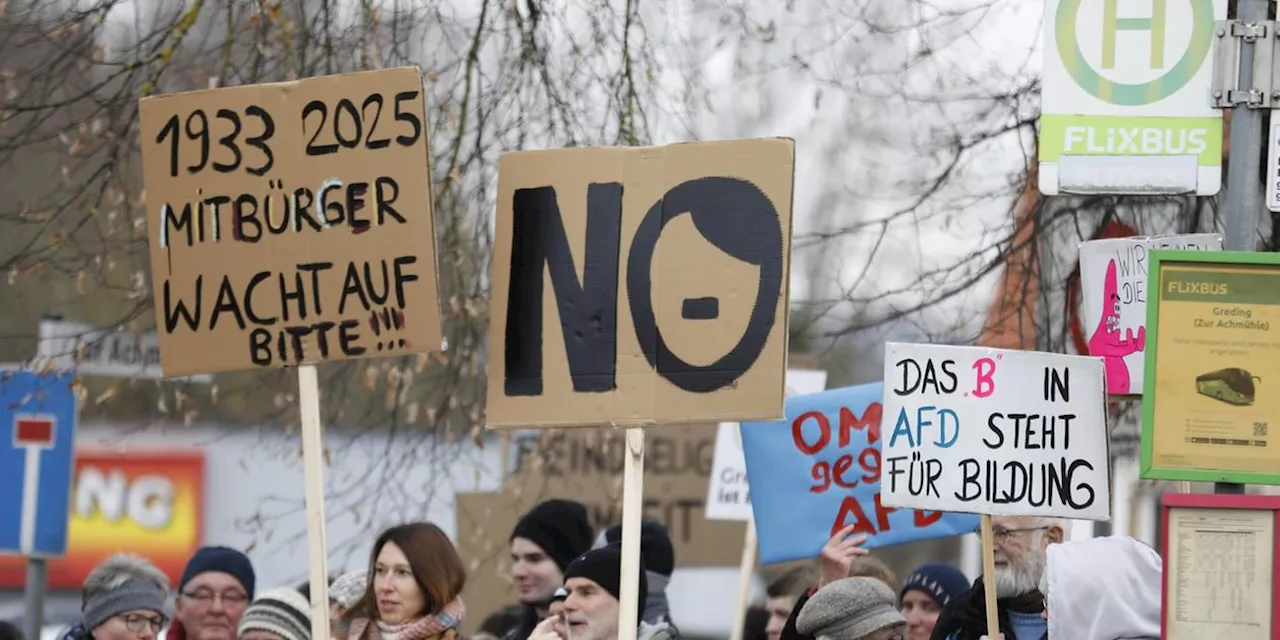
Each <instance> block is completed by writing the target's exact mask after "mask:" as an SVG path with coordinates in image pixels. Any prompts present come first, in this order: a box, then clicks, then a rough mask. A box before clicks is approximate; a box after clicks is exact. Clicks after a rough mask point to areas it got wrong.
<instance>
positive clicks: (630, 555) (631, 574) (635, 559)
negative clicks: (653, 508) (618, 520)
mask: <svg viewBox="0 0 1280 640" xmlns="http://www.w3.org/2000/svg"><path fill="white" fill-rule="evenodd" d="M643 515H644V428H642V427H630V428H628V429H627V450H626V463H625V466H624V467H623V471H622V576H621V577H622V585H621V588H620V589H619V591H620V595H619V597H618V640H636V632H637V631H638V630H639V623H640V614H641V613H643V612H642V611H640V608H639V607H640V572H641V571H643V570H644V568H643V567H641V566H640V518H641V517H643Z"/></svg>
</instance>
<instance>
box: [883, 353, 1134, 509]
mask: <svg viewBox="0 0 1280 640" xmlns="http://www.w3.org/2000/svg"><path fill="white" fill-rule="evenodd" d="M884 362H885V364H884V419H883V423H882V424H883V428H882V433H883V435H882V440H881V441H882V442H883V443H884V444H883V449H882V450H883V459H882V462H881V472H882V476H881V477H882V480H881V497H882V502H883V503H884V504H885V505H888V506H892V507H910V508H913V509H928V510H935V511H955V512H968V513H986V514H991V515H1008V516H1019V515H1027V516H1031V515H1035V516H1057V517H1062V518H1076V519H1082V520H1109V519H1110V517H1111V499H1110V496H1111V482H1110V473H1109V463H1110V457H1109V452H1108V437H1107V415H1106V406H1105V395H1104V394H1105V387H1104V385H1105V375H1104V373H1103V364H1102V360H1101V359H1099V358H1093V357H1088V356H1071V355H1063V354H1056V353H1042V352H1037V351H1013V350H1005V349H987V348H981V347H953V346H944V345H928V344H900V343H892V342H891V343H888V344H886V345H885V361H884Z"/></svg>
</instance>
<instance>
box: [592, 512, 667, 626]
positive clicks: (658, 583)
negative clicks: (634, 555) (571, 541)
mask: <svg viewBox="0 0 1280 640" xmlns="http://www.w3.org/2000/svg"><path fill="white" fill-rule="evenodd" d="M609 544H619V545H620V544H622V525H620V524H617V525H614V526H612V527H609V528H608V529H606V530H605V531H604V533H601V534H600V537H599V538H597V539H596V545H595V546H596V548H600V547H603V546H605V545H609ZM640 557H642V558H644V569H645V577H646V578H647V579H648V584H649V593H648V594H646V596H647V598H646V600H645V605H644V610H643V611H641V614H640V618H641V619H642V620H644V621H645V622H648V623H650V624H663V623H666V624H671V607H670V605H669V604H668V603H667V585H668V584H670V583H671V574H672V573H674V572H675V570H676V549H675V545H673V544H672V543H671V534H670V533H668V532H667V528H666V526H664V525H663V524H662V523H661V522H658V521H657V520H654V519H653V518H644V519H642V520H641V521H640ZM672 627H673V629H674V625H672ZM675 635H676V636H677V637H678V636H679V635H680V634H679V632H678V631H677V632H676V633H675Z"/></svg>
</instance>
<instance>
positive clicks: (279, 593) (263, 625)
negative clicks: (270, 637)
mask: <svg viewBox="0 0 1280 640" xmlns="http://www.w3.org/2000/svg"><path fill="white" fill-rule="evenodd" d="M253 630H257V631H269V632H271V633H274V634H276V635H278V636H280V637H281V638H284V640H311V604H310V603H308V602H307V599H306V598H304V597H303V596H302V594H301V593H299V592H298V590H297V589H290V588H287V587H282V588H279V589H271V590H269V591H266V592H264V593H261V594H259V595H258V597H257V598H254V600H253V603H252V604H250V605H249V608H247V609H245V610H244V615H242V616H240V626H239V627H238V628H237V629H236V635H237V636H243V635H244V634H245V632H246V631H253Z"/></svg>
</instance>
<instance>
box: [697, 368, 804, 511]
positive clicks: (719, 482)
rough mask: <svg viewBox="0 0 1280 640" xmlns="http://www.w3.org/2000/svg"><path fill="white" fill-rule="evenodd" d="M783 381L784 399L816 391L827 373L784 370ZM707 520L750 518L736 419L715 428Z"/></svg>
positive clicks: (745, 469)
mask: <svg viewBox="0 0 1280 640" xmlns="http://www.w3.org/2000/svg"><path fill="white" fill-rule="evenodd" d="M786 382H787V387H786V397H788V398H790V397H792V396H800V395H808V394H811V393H818V392H819V391H822V390H823V389H825V388H826V386H827V372H826V371H822V370H809V369H788V370H787V378H786ZM707 519H708V520H739V521H741V522H747V521H748V520H751V486H750V484H749V483H748V482H747V461H746V459H745V458H744V457H743V453H742V433H741V429H740V426H739V424H738V423H736V422H721V423H720V428H719V430H717V431H716V453H715V456H714V457H713V458H712V462H711V481H710V482H709V483H707Z"/></svg>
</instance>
